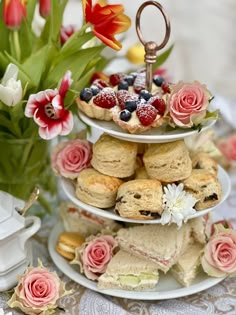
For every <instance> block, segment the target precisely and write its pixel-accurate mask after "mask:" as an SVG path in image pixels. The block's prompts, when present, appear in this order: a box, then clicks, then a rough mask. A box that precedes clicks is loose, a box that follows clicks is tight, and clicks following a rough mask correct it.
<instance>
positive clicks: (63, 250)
mask: <svg viewBox="0 0 236 315" xmlns="http://www.w3.org/2000/svg"><path fill="white" fill-rule="evenodd" d="M84 241H85V238H84V237H83V236H82V235H80V234H79V233H75V232H63V233H61V234H60V236H59V237H58V240H57V244H56V251H57V252H58V253H59V254H60V255H61V256H63V257H64V258H66V259H69V260H73V259H74V258H75V249H76V248H77V247H80V246H81V245H82V244H83V243H84Z"/></svg>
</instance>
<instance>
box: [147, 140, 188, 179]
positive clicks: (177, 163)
mask: <svg viewBox="0 0 236 315" xmlns="http://www.w3.org/2000/svg"><path fill="white" fill-rule="evenodd" d="M143 162H144V165H145V168H146V170H147V174H148V176H149V177H150V178H153V179H158V180H160V181H162V182H167V183H168V182H169V183H171V182H175V181H179V180H182V179H185V178H187V177H189V176H190V175H191V171H192V161H191V159H190V156H189V152H188V149H187V147H186V145H185V143H184V141H183V140H178V141H174V142H167V143H159V144H158V143H156V144H151V145H150V146H149V147H148V149H147V150H146V152H145V153H144V156H143Z"/></svg>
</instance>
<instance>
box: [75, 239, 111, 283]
mask: <svg viewBox="0 0 236 315" xmlns="http://www.w3.org/2000/svg"><path fill="white" fill-rule="evenodd" d="M116 246H117V242H116V240H115V239H114V238H113V237H112V236H111V235H102V236H99V237H95V238H93V239H92V240H90V241H88V242H86V244H84V245H82V247H81V248H80V249H79V256H80V258H79V260H80V263H81V267H82V270H83V272H84V274H85V275H86V277H87V278H88V279H91V280H96V279H97V278H98V277H99V276H100V275H101V274H103V273H104V272H105V271H106V268H107V265H108V263H109V262H110V260H111V258H112V256H113V252H114V248H115V247H116ZM76 259H77V257H76ZM77 263H78V262H77Z"/></svg>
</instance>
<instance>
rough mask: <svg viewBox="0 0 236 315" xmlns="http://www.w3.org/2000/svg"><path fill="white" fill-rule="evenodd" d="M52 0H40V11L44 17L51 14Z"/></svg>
mask: <svg viewBox="0 0 236 315" xmlns="http://www.w3.org/2000/svg"><path fill="white" fill-rule="evenodd" d="M50 10H51V0H39V13H40V15H41V16H43V17H44V18H45V17H47V16H48V15H49V14H50Z"/></svg>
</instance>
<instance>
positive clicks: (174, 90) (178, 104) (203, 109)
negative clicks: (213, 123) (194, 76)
mask: <svg viewBox="0 0 236 315" xmlns="http://www.w3.org/2000/svg"><path fill="white" fill-rule="evenodd" d="M210 97H211V96H210V93H209V91H208V90H207V88H206V86H205V85H203V84H200V83H199V82H197V81H194V82H193V83H184V82H179V83H178V84H176V85H173V86H172V87H171V93H170V96H169V98H168V101H167V106H168V110H169V116H170V118H171V121H170V124H173V125H176V126H179V127H182V128H191V127H193V126H194V125H195V126H196V125H199V124H200V123H201V122H202V120H203V119H204V117H205V116H206V113H207V107H208V106H209V100H210Z"/></svg>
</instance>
